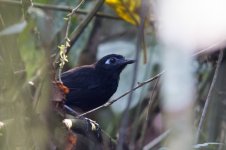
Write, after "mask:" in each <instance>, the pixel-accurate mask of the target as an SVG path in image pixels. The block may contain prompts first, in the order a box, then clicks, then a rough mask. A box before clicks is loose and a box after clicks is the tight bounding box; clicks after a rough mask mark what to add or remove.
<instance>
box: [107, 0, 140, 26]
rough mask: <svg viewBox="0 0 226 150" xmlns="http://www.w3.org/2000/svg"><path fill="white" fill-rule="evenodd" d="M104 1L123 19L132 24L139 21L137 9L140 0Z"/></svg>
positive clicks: (136, 23)
mask: <svg viewBox="0 0 226 150" xmlns="http://www.w3.org/2000/svg"><path fill="white" fill-rule="evenodd" d="M105 3H106V4H107V5H109V6H110V7H112V8H113V10H114V11H115V12H116V13H117V15H118V16H119V17H121V18H122V19H123V20H125V21H127V22H129V23H131V24H133V25H138V24H139V23H140V17H139V14H138V9H139V8H140V4H141V0H105Z"/></svg>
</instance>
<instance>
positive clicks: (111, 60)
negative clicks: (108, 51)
mask: <svg viewBox="0 0 226 150" xmlns="http://www.w3.org/2000/svg"><path fill="white" fill-rule="evenodd" d="M115 63H116V58H114V57H112V58H109V59H108V60H106V62H105V64H108V65H110V64H115Z"/></svg>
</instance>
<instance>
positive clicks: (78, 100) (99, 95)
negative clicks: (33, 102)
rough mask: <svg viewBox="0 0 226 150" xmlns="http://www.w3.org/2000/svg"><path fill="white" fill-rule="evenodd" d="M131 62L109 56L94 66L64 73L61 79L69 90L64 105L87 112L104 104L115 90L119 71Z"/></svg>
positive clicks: (119, 57)
mask: <svg viewBox="0 0 226 150" xmlns="http://www.w3.org/2000/svg"><path fill="white" fill-rule="evenodd" d="M133 62H134V60H127V59H125V58H124V57H123V56H121V55H117V54H110V55H107V56H105V57H103V58H102V59H100V60H99V61H98V62H96V63H95V64H92V65H87V66H81V67H77V68H74V69H71V70H69V71H66V72H64V73H63V74H62V76H61V79H62V82H63V84H64V85H65V86H67V87H68V88H69V93H68V94H67V95H66V105H68V106H72V107H74V106H75V107H78V108H80V109H82V110H83V111H87V110H90V109H93V108H96V107H98V106H100V105H102V104H104V103H106V102H107V101H108V100H109V99H110V97H111V96H112V95H113V94H114V93H115V92H116V90H117V87H118V82H119V78H120V73H121V71H122V70H123V69H124V68H125V67H126V65H127V64H131V63H133Z"/></svg>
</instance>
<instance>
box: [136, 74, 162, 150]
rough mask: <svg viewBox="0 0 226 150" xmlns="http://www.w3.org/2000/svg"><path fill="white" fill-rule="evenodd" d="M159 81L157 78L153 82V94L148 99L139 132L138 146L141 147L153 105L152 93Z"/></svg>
mask: <svg viewBox="0 0 226 150" xmlns="http://www.w3.org/2000/svg"><path fill="white" fill-rule="evenodd" d="M159 79H160V78H158V79H157V80H156V81H155V85H154V88H153V92H152V94H151V97H150V99H149V103H148V107H147V115H146V120H145V122H144V124H143V127H142V132H141V140H140V141H141V142H140V146H143V145H144V136H145V133H146V130H147V127H148V122H149V117H150V110H151V108H152V105H153V102H154V99H153V98H154V95H155V94H154V93H155V88H156V87H157V85H158V83H159Z"/></svg>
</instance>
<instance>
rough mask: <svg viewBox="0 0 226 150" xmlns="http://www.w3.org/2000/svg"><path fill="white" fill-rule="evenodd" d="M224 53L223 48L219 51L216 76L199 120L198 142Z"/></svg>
mask: <svg viewBox="0 0 226 150" xmlns="http://www.w3.org/2000/svg"><path fill="white" fill-rule="evenodd" d="M223 55H224V52H223V50H221V51H220V53H219V57H218V61H217V66H216V69H215V73H214V76H213V81H212V83H211V86H210V89H209V92H208V95H207V98H206V103H205V105H204V108H203V111H202V115H201V119H200V122H199V126H198V129H197V133H196V143H198V140H199V136H200V132H201V128H202V126H203V122H204V120H205V118H206V113H207V109H208V106H209V103H210V100H211V99H210V98H211V95H212V93H213V89H214V86H215V83H216V80H217V75H218V72H219V68H220V65H221V62H222V60H223Z"/></svg>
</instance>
